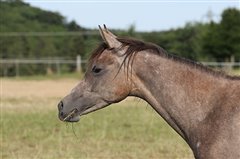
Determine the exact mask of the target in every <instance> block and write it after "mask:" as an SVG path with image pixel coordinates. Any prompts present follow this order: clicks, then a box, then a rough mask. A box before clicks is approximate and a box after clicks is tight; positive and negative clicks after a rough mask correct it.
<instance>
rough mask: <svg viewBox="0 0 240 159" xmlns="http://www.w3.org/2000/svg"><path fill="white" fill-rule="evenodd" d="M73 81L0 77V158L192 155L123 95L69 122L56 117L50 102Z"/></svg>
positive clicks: (155, 119)
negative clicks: (109, 103) (98, 109)
mask: <svg viewBox="0 0 240 159" xmlns="http://www.w3.org/2000/svg"><path fill="white" fill-rule="evenodd" d="M77 83H78V80H76V79H61V80H14V79H11V80H10V79H1V124H0V125H1V139H0V143H1V144H0V152H1V158H3V159H79V158H80V159H81V158H82V159H148V158H149V159H155V158H162V159H165V158H167V159H184V158H185V159H192V158H193V156H192V153H191V150H190V149H189V148H188V146H187V145H186V143H185V142H184V141H183V140H182V139H181V138H180V137H179V136H178V135H177V134H176V133H175V132H174V131H173V130H172V129H171V128H170V127H169V126H168V125H167V124H166V123H165V122H164V121H163V120H162V119H161V118H160V117H159V115H158V114H157V113H156V112H155V111H154V110H153V109H152V108H151V107H150V106H148V105H147V104H146V103H145V102H143V101H139V100H133V99H128V100H126V101H125V102H121V103H119V104H115V105H114V106H110V107H108V108H106V109H103V110H101V111H98V112H95V113H91V114H89V115H87V116H84V117H83V118H82V119H81V120H80V122H79V123H76V124H74V125H72V124H65V123H63V122H60V121H59V120H58V118H57V109H56V108H57V107H56V105H57V103H58V101H59V100H60V99H61V98H62V97H63V96H65V95H66V94H67V93H68V92H69V91H70V90H71V89H72V88H73V87H74V86H75V85H76V84H77ZM72 126H73V127H72ZM74 133H75V134H76V136H75V134H74Z"/></svg>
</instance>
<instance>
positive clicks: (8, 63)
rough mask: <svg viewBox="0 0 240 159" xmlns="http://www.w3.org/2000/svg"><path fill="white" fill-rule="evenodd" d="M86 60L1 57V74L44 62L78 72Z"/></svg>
mask: <svg viewBox="0 0 240 159" xmlns="http://www.w3.org/2000/svg"><path fill="white" fill-rule="evenodd" d="M86 63H87V61H86V60H82V59H81V57H80V56H77V57H76V59H71V60H69V59H62V58H51V59H49V58H41V59H0V66H1V67H2V68H1V71H3V73H2V74H1V76H8V72H9V70H8V69H9V67H10V68H11V69H14V74H15V76H20V75H21V72H22V71H21V67H20V66H22V65H28V64H29V65H30V64H31V65H38V64H43V65H46V66H54V68H55V70H56V73H58V74H61V65H64V64H68V65H69V64H70V65H72V66H73V67H74V68H75V70H76V71H77V72H81V71H82V65H84V64H86ZM200 63H202V64H203V65H206V66H210V67H220V68H227V69H228V70H231V69H232V68H236V67H237V68H239V69H240V62H206V61H204V62H200Z"/></svg>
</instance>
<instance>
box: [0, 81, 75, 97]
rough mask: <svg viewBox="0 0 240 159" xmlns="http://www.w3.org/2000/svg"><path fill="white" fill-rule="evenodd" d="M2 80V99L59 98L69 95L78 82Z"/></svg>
mask: <svg viewBox="0 0 240 159" xmlns="http://www.w3.org/2000/svg"><path fill="white" fill-rule="evenodd" d="M0 80H1V98H5V99H6V98H11V99H18V98H25V99H31V98H59V97H64V96H65V95H67V94H68V93H69V92H70V91H71V90H72V88H73V87H75V86H76V85H77V84H78V82H79V81H78V80H74V79H63V80H40V81H38V80H36V81H35V80H8V79H0Z"/></svg>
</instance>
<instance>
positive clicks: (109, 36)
mask: <svg viewBox="0 0 240 159" xmlns="http://www.w3.org/2000/svg"><path fill="white" fill-rule="evenodd" d="M103 26H104V29H102V28H101V26H100V25H98V27H99V32H100V35H101V37H102V39H103V40H104V42H105V43H106V44H107V45H108V47H109V48H111V49H112V48H120V47H121V46H122V43H121V42H120V41H118V40H117V36H116V35H114V34H113V33H111V32H110V31H109V30H108V29H107V27H106V25H105V24H104V25H103Z"/></svg>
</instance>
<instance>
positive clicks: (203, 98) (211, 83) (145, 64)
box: [132, 52, 225, 145]
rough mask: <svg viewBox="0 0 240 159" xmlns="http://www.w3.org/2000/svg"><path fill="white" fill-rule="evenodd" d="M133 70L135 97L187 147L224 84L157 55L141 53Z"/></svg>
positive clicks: (205, 74)
mask: <svg viewBox="0 0 240 159" xmlns="http://www.w3.org/2000/svg"><path fill="white" fill-rule="evenodd" d="M134 60H135V61H134V64H133V66H132V69H133V70H134V72H135V79H134V84H135V87H136V88H135V89H134V91H133V93H132V95H134V96H138V97H140V98H142V99H144V100H146V101H147V102H148V103H149V104H150V105H151V106H152V107H153V108H154V109H155V110H156V111H157V112H158V113H159V114H160V115H161V116H162V117H163V118H164V119H165V120H166V121H167V122H168V124H169V125H170V126H171V127H173V129H175V130H176V131H177V133H179V134H180V135H181V136H182V137H183V138H184V139H185V140H186V141H187V143H188V144H190V145H191V144H193V143H191V142H192V141H190V140H191V138H193V136H192V134H193V133H194V131H195V130H196V128H197V127H198V126H199V124H200V123H201V122H202V121H203V120H204V119H205V118H206V117H207V115H208V113H209V112H210V111H211V110H212V108H213V107H214V102H216V100H218V99H214V100H213V97H214V98H216V96H215V95H214V94H216V93H217V92H219V91H221V89H224V87H225V82H224V80H220V79H219V78H217V77H215V76H213V75H210V73H207V72H204V71H202V70H199V69H197V68H192V66H190V65H187V64H184V63H181V62H176V61H174V60H171V59H168V58H165V57H161V56H159V55H155V54H153V53H147V52H143V53H141V52H140V53H138V54H137V55H136V57H135V59H134Z"/></svg>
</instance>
